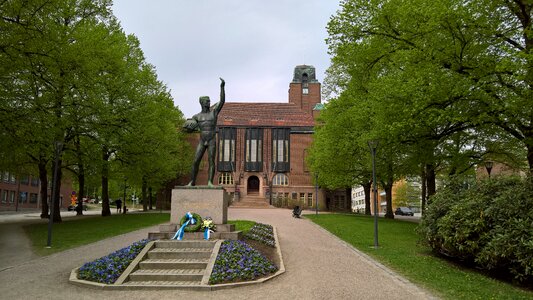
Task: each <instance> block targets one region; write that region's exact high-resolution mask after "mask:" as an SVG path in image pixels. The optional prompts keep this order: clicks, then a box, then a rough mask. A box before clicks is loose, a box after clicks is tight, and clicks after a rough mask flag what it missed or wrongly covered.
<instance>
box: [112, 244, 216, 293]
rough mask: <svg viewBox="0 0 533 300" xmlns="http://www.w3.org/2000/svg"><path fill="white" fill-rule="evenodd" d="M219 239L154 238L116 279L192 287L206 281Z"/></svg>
mask: <svg viewBox="0 0 533 300" xmlns="http://www.w3.org/2000/svg"><path fill="white" fill-rule="evenodd" d="M221 242H222V241H221V240H217V241H201V240H187V241H183V240H182V241H174V240H158V241H154V242H152V243H150V244H149V245H147V247H146V249H145V250H143V252H142V253H141V254H140V255H139V256H138V258H137V259H136V260H135V261H134V262H133V263H132V264H131V265H130V266H129V267H128V269H127V270H126V271H125V272H124V274H123V275H122V276H121V277H120V278H119V280H118V281H117V283H119V284H122V285H124V286H127V287H177V286H179V287H195V286H200V285H206V284H207V283H208V281H209V277H210V276H211V271H212V268H213V263H210V262H214V261H215V259H216V256H217V254H218V250H219V248H220V244H221Z"/></svg>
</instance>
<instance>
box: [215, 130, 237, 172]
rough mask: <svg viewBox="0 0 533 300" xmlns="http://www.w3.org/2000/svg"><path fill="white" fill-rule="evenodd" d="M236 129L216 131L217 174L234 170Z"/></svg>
mask: <svg viewBox="0 0 533 300" xmlns="http://www.w3.org/2000/svg"><path fill="white" fill-rule="evenodd" d="M236 136H237V129H236V128H231V127H222V128H220V129H219V131H218V164H217V170H218V171H219V172H232V171H234V170H235V139H236Z"/></svg>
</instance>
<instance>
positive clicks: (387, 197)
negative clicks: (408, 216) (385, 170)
mask: <svg viewBox="0 0 533 300" xmlns="http://www.w3.org/2000/svg"><path fill="white" fill-rule="evenodd" d="M393 183H394V181H392V180H391V179H390V178H389V179H388V180H387V183H385V184H384V185H383V189H384V190H385V200H386V201H387V210H386V212H385V218H387V219H394V213H393V212H392V184H393Z"/></svg>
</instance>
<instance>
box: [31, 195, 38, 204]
mask: <svg viewBox="0 0 533 300" xmlns="http://www.w3.org/2000/svg"><path fill="white" fill-rule="evenodd" d="M30 203H37V194H34V193H31V194H30Z"/></svg>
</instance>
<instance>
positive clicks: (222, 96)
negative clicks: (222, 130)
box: [213, 77, 226, 116]
mask: <svg viewBox="0 0 533 300" xmlns="http://www.w3.org/2000/svg"><path fill="white" fill-rule="evenodd" d="M225 86H226V82H225V81H224V79H222V77H220V101H219V102H218V103H217V104H216V105H215V107H214V108H213V111H214V112H215V116H218V113H219V112H220V110H221V109H222V106H224V103H226V92H225V91H224V87H225Z"/></svg>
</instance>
